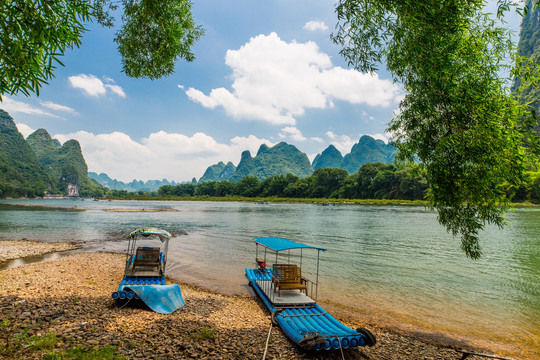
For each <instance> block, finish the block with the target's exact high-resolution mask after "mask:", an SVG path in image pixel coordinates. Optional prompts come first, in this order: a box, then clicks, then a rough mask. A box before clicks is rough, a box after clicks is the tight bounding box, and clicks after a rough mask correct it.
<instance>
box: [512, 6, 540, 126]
mask: <svg viewBox="0 0 540 360" xmlns="http://www.w3.org/2000/svg"><path fill="white" fill-rule="evenodd" d="M526 6H528V8H529V12H528V13H527V15H526V16H524V17H523V20H522V21H521V31H520V33H519V43H518V49H517V50H518V55H519V56H523V57H526V58H528V59H529V61H532V62H533V63H535V64H536V66H539V65H538V64H540V6H536V7H535V8H534V9H533V2H532V0H528V1H527V5H526ZM519 85H520V79H516V80H515V82H514V85H513V90H516V89H517V87H518V86H519ZM519 101H520V102H521V103H523V104H526V103H530V104H531V108H532V109H534V110H536V114H537V116H538V114H540V86H534V84H533V85H530V86H528V87H527V88H525V89H523V91H522V92H521V93H520V94H519ZM538 121H539V124H538V125H537V127H536V132H537V134H539V135H540V116H539V120H538Z"/></svg>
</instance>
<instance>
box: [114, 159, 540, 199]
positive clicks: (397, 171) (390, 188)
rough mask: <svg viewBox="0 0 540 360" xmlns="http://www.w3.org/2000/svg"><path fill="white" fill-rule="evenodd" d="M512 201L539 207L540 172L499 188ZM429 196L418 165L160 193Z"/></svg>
mask: <svg viewBox="0 0 540 360" xmlns="http://www.w3.org/2000/svg"><path fill="white" fill-rule="evenodd" d="M499 186H500V187H501V189H503V191H504V192H505V193H506V196H507V198H508V199H509V200H510V201H512V202H519V203H522V202H531V203H535V204H538V203H540V171H539V169H538V168H536V169H534V170H531V171H529V172H527V182H525V183H524V184H521V185H519V186H516V185H514V184H510V183H503V184H500V185H499ZM428 192H429V183H428V179H427V176H426V171H425V170H424V169H422V168H421V167H420V166H419V165H416V164H412V165H395V164H384V163H381V162H378V163H368V164H365V165H363V166H362V167H361V168H360V169H359V171H358V172H356V173H353V174H348V172H347V171H346V170H343V169H337V168H320V169H317V170H315V172H314V173H313V174H312V175H311V176H309V177H306V178H299V177H298V176H295V175H292V174H287V175H275V176H270V177H268V178H266V179H264V180H262V181H260V180H258V179H257V178H256V177H254V176H247V177H245V178H243V179H242V180H241V181H239V182H231V181H227V180H221V181H208V182H203V183H199V184H179V185H176V186H171V185H166V186H162V187H161V188H159V190H158V192H157V194H154V195H157V196H159V197H162V198H172V197H180V198H189V197H201V196H203V197H204V196H208V197H227V196H242V197H250V198H258V197H261V198H268V197H279V198H292V199H299V198H325V199H332V198H334V199H387V200H392V199H396V200H425V199H426V195H427V194H428ZM110 194H111V195H113V196H120V197H122V196H127V195H128V193H127V192H110Z"/></svg>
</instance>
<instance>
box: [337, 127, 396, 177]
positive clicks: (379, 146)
mask: <svg viewBox="0 0 540 360" xmlns="http://www.w3.org/2000/svg"><path fill="white" fill-rule="evenodd" d="M395 157H396V148H395V147H393V146H392V145H390V144H385V142H384V141H382V140H375V139H374V138H372V137H371V136H367V135H364V136H362V137H361V138H360V140H359V141H358V143H357V144H355V145H354V146H353V147H352V149H351V152H350V153H348V154H347V155H345V156H344V157H343V163H342V166H341V168H342V169H345V170H347V171H348V172H349V173H350V174H352V173H355V172H357V171H358V169H360V167H361V166H362V165H364V164H367V163H376V162H383V163H388V164H391V163H393V162H394V158H395Z"/></svg>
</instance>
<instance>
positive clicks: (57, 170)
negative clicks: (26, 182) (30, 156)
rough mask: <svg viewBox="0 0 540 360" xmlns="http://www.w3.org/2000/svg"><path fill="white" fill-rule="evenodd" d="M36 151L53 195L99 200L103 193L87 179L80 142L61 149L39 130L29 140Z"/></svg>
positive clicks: (98, 186)
mask: <svg viewBox="0 0 540 360" xmlns="http://www.w3.org/2000/svg"><path fill="white" fill-rule="evenodd" d="M27 143H28V144H29V145H30V146H31V148H32V149H33V150H34V152H35V154H36V155H37V158H38V160H39V161H40V163H41V164H42V165H43V167H44V168H45V171H46V172H47V173H48V175H49V177H50V179H51V180H52V183H53V192H60V193H63V194H66V195H68V196H100V195H101V194H102V193H103V191H104V189H103V188H102V187H101V186H100V185H99V184H98V183H97V182H96V181H94V180H92V179H90V178H89V177H88V166H87V165H86V161H85V160H84V157H83V154H82V151H81V146H80V144H79V142H78V141H77V140H68V141H66V142H65V143H64V145H62V146H60V147H58V144H59V142H58V141H56V142H55V141H54V140H53V139H52V138H51V136H50V135H49V133H48V132H47V130H45V129H39V130H36V131H35V132H33V133H32V134H30V135H29V136H28V139H27Z"/></svg>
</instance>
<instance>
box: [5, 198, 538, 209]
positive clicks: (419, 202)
mask: <svg viewBox="0 0 540 360" xmlns="http://www.w3.org/2000/svg"><path fill="white" fill-rule="evenodd" d="M18 199H23V200H35V199H36V198H33V199H30V198H24V197H23V198H8V199H3V200H18ZM37 199H42V200H50V199H53V198H37ZM64 199H71V200H73V201H76V200H78V199H81V200H83V199H84V198H77V197H72V198H64ZM90 199H92V200H94V201H121V200H127V201H164V202H167V201H208V202H245V203H257V204H261V205H267V204H272V203H275V204H278V203H284V204H315V205H321V206H326V205H330V206H332V205H394V206H399V205H402V206H424V207H426V208H429V207H430V204H429V201H427V200H399V199H341V198H338V199H335V198H286V197H275V196H271V197H246V196H237V195H227V196H208V195H200V196H197V195H194V196H151V195H135V194H134V195H126V196H111V197H104V198H90ZM2 205H5V206H13V207H17V206H24V207H31V208H34V209H40V208H43V209H58V210H64V211H84V210H85V209H84V208H78V207H77V206H73V207H62V206H51V205H36V204H9V203H3V204H2ZM511 206H512V207H513V208H520V207H540V204H537V203H531V202H515V203H511ZM103 211H109V212H144V211H146V212H159V211H178V210H176V209H171V208H139V209H122V208H114V209H103Z"/></svg>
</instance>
